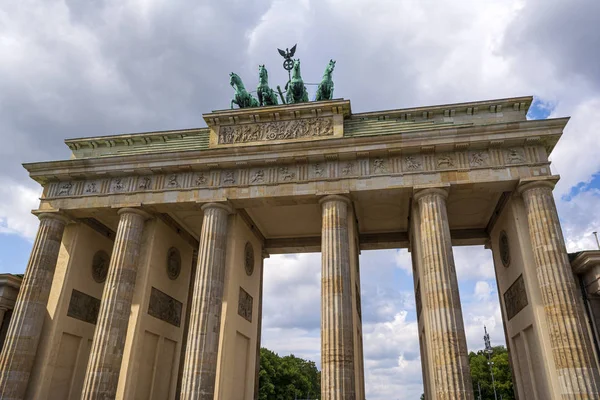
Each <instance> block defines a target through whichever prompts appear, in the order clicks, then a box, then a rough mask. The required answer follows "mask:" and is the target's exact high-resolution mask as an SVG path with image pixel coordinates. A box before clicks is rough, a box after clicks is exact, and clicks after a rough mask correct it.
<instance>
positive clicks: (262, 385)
mask: <svg viewBox="0 0 600 400" xmlns="http://www.w3.org/2000/svg"><path fill="white" fill-rule="evenodd" d="M258 374H259V375H258V379H259V382H258V398H259V400H294V399H296V398H298V399H306V398H307V397H308V398H310V399H318V398H319V397H320V394H321V372H320V371H319V370H318V369H317V366H316V365H315V363H314V362H313V361H307V360H303V359H302V358H298V357H295V356H294V355H289V356H285V357H280V356H279V355H277V354H276V353H274V352H272V351H270V350H268V349H265V348H261V349H260V370H259V373H258Z"/></svg>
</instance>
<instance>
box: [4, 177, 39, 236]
mask: <svg viewBox="0 0 600 400" xmlns="http://www.w3.org/2000/svg"><path fill="white" fill-rule="evenodd" d="M39 197H40V191H39V190H35V189H31V188H30V187H28V186H24V185H21V184H19V183H17V182H14V181H10V180H5V181H4V182H1V183H0V199H2V201H0V232H2V233H12V234H16V235H20V236H22V237H25V238H27V239H30V240H33V238H34V237H35V235H36V232H37V227H38V223H39V221H38V219H37V218H36V217H35V216H33V215H32V214H31V210H33V209H37V208H38V205H39Z"/></svg>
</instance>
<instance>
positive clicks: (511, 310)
mask: <svg viewBox="0 0 600 400" xmlns="http://www.w3.org/2000/svg"><path fill="white" fill-rule="evenodd" d="M528 304H529V301H528V300H527V291H526V290H525V281H524V280H523V275H522V274H521V275H519V277H518V278H517V280H516V281H515V282H514V283H513V284H512V285H511V286H510V287H509V288H508V290H507V291H506V292H504V306H505V307H506V317H507V318H508V320H509V321H510V320H511V319H512V318H513V317H514V316H515V315H517V314H518V313H519V312H520V311H521V310H522V309H524V308H525V307H527V305H528Z"/></svg>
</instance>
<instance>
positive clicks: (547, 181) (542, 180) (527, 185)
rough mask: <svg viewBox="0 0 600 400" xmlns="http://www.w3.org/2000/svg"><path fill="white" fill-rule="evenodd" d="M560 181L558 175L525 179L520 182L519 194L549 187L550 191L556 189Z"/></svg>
mask: <svg viewBox="0 0 600 400" xmlns="http://www.w3.org/2000/svg"><path fill="white" fill-rule="evenodd" d="M559 179H560V176H558V175H550V176H536V177H532V178H523V179H521V180H520V181H519V185H518V186H517V191H518V192H519V194H523V192H525V191H527V190H529V189H534V188H539V187H547V188H550V190H552V189H554V186H556V183H557V182H558V180H559Z"/></svg>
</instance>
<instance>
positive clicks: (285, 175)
mask: <svg viewBox="0 0 600 400" xmlns="http://www.w3.org/2000/svg"><path fill="white" fill-rule="evenodd" d="M279 173H280V176H281V179H282V180H284V181H291V180H293V179H294V178H295V177H296V173H295V172H290V171H289V169H288V167H281V168H279Z"/></svg>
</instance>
